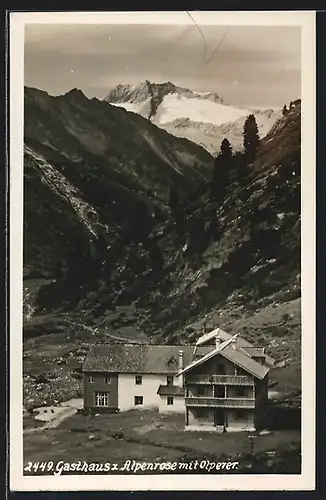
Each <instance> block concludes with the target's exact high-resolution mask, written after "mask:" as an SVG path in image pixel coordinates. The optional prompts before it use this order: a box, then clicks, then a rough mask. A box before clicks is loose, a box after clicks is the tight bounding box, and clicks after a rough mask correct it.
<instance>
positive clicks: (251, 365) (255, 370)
mask: <svg viewBox="0 0 326 500" xmlns="http://www.w3.org/2000/svg"><path fill="white" fill-rule="evenodd" d="M237 335H238V334H236V335H234V336H233V337H231V336H230V338H229V339H228V340H225V341H224V342H222V343H221V344H220V346H219V347H217V348H216V349H214V350H213V351H211V352H209V353H208V354H206V355H204V356H203V357H202V358H200V359H198V360H197V361H193V362H192V363H190V364H189V365H188V366H186V367H185V368H184V369H183V370H181V371H179V372H178V373H177V375H176V376H177V377H178V376H179V375H182V374H183V373H186V372H188V371H190V370H192V369H193V368H195V367H196V366H199V365H201V364H203V363H205V362H206V361H208V360H209V359H211V358H213V357H214V356H216V355H221V356H223V357H224V358H226V359H228V360H229V361H231V362H232V363H234V364H236V365H237V366H239V367H240V368H242V369H243V370H245V371H247V372H249V373H250V374H251V375H253V376H254V377H257V378H259V379H263V378H264V377H265V375H266V374H267V373H268V372H269V368H268V367H267V366H265V365H262V364H261V363H257V361H255V360H254V359H252V358H251V357H250V356H248V354H245V353H244V352H242V351H241V350H238V349H235V348H234V347H232V345H231V343H232V340H233V339H235V338H236V337H237Z"/></svg>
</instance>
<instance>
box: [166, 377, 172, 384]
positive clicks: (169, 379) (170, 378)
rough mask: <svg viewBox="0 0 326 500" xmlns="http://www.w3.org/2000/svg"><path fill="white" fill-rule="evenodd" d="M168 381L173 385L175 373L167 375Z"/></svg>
mask: <svg viewBox="0 0 326 500" xmlns="http://www.w3.org/2000/svg"><path fill="white" fill-rule="evenodd" d="M166 383H167V385H173V375H168V376H167V377H166Z"/></svg>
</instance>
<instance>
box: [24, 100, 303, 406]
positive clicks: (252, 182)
mask: <svg viewBox="0 0 326 500" xmlns="http://www.w3.org/2000/svg"><path fill="white" fill-rule="evenodd" d="M27 93H28V99H26V110H25V126H26V128H25V132H26V133H25V142H26V144H25V152H24V163H25V205H24V212H25V214H24V215H25V228H24V229H25V241H24V268H25V269H24V271H25V272H24V306H25V307H24V312H25V317H24V337H25V346H24V373H25V374H26V380H27V383H26V384H24V391H25V396H24V397H25V401H27V402H30V400H31V399H32V400H33V401H32V402H30V403H28V404H31V405H40V404H43V403H44V401H43V400H44V399H46V400H47V401H48V402H49V401H52V400H53V398H54V399H59V400H60V398H66V399H68V398H69V397H76V395H78V387H80V386H79V385H78V383H77V382H76V379H75V377H74V376H75V375H76V373H75V372H74V370H75V368H76V366H78V365H79V364H80V363H81V362H82V360H83V356H84V355H85V353H86V352H87V349H88V347H89V345H90V344H91V343H92V342H94V340H104V341H124V340H126V339H127V340H128V341H147V342H148V341H151V342H154V343H155V342H161V343H176V342H177V343H183V342H189V341H193V340H195V339H196V338H197V337H198V335H199V334H200V332H201V331H202V328H203V323H204V320H205V316H207V323H208V326H209V327H211V326H212V325H213V318H214V324H215V325H219V326H221V327H222V328H224V329H226V330H227V331H228V332H230V333H233V332H234V333H236V332H241V333H242V335H244V337H246V338H247V339H248V340H249V341H252V342H253V343H257V344H260V343H261V344H262V345H265V346H266V347H267V351H268V352H269V353H271V354H272V355H273V356H274V357H275V358H276V359H277V361H278V363H280V364H279V366H280V367H279V368H276V369H275V370H273V373H272V374H271V380H272V381H273V383H277V386H276V387H277V389H279V390H284V391H287V392H289V391H295V392H296V393H298V392H300V337H301V318H300V307H301V304H300V269H301V263H300V243H301V242H300V167H301V165H300V150H301V125H300V122H301V110H300V103H298V104H296V106H294V107H292V108H291V110H290V112H289V113H288V114H287V115H286V116H282V118H280V119H279V121H278V122H277V123H276V124H275V125H274V127H273V128H272V129H271V131H270V132H269V133H268V134H267V136H266V137H265V138H264V139H263V140H262V141H261V144H260V147H259V150H258V153H257V158H256V160H255V161H254V163H253V164H251V165H249V166H248V169H247V172H246V176H242V177H241V178H238V180H237V178H236V180H234V181H233V182H232V183H230V184H229V186H228V187H227V191H226V192H225V194H224V196H223V197H222V198H220V199H218V200H216V199H215V198H214V196H212V192H211V184H210V182H209V181H208V182H206V183H202V184H200V185H199V186H198V189H197V190H194V189H193V180H192V179H193V178H192V177H190V180H189V178H187V179H185V181H184V182H186V184H184V183H183V182H182V180H183V179H184V178H186V175H178V174H177V172H175V169H173V168H170V167H169V166H168V165H166V163H165V162H163V160H162V159H161V157H160V156H159V155H158V157H157V162H156V163H154V164H153V165H154V167H159V168H163V169H165V170H164V171H165V172H168V173H169V175H170V176H171V177H170V181H171V182H173V186H174V187H175V188H176V186H178V187H177V189H178V190H179V193H181V192H182V194H180V198H179V204H178V205H177V210H176V206H175V205H174V208H173V206H172V205H171V206H170V208H171V210H170V209H169V208H168V207H167V204H166V199H164V196H161V193H160V192H159V193H158V194H157V196H155V195H154V193H153V191H155V190H156V189H157V186H158V185H160V186H161V187H162V189H164V187H165V185H166V179H162V180H161V179H160V178H158V177H155V178H154V177H150V176H148V175H147V170H145V172H143V175H141V172H140V170H138V172H137V174H138V175H137V176H136V175H133V172H132V174H131V175H128V169H127V168H123V166H122V167H121V166H120V164H119V161H118V158H119V157H118V154H119V148H118V147H116V148H114V145H112V149H110V153H112V151H114V152H115V154H116V155H117V156H116V157H115V156H112V157H111V156H107V151H106V153H104V154H103V155H101V154H96V152H95V147H94V141H95V140H97V141H99V140H100V141H101V144H102V145H103V144H106V140H105V137H103V135H104V132H103V127H109V125H108V124H107V123H106V120H108V122H109V124H110V123H111V122H110V120H112V121H114V123H115V124H116V129H115V130H114V131H113V132H112V134H113V135H114V134H115V135H114V138H115V140H119V141H120V142H119V145H120V148H121V149H123V147H124V144H125V143H124V140H125V135H124V131H125V130H126V129H127V130H128V132H129V133H130V134H132V133H133V134H135V137H139V136H138V130H137V132H136V131H133V128H134V126H135V124H137V127H138V128H139V127H144V129H145V130H146V131H147V132H148V133H152V134H153V135H154V136H155V137H154V138H152V140H155V141H157V142H156V148H157V149H158V151H159V152H162V151H165V150H164V147H163V146H162V144H161V142H160V140H161V138H163V141H164V144H165V143H166V142H165V141H171V145H172V146H174V147H175V148H177V147H179V141H178V140H177V139H175V138H172V139H171V138H169V136H167V134H166V132H164V131H160V130H159V129H158V128H157V127H155V126H153V125H152V124H151V123H150V122H149V121H148V120H145V119H143V118H142V117H139V116H137V115H134V114H132V113H127V112H125V111H123V110H119V109H115V108H114V107H112V106H109V105H108V104H107V103H98V102H97V101H95V107H96V112H95V113H94V112H92V110H93V104H94V103H92V101H90V102H88V101H87V100H86V101H85V98H84V96H82V95H81V96H80V95H79V94H76V93H73V95H71V94H69V95H68V96H63V97H61V98H56V99H53V98H50V99H49V97H48V96H46V95H44V93H38V92H35V91H27ZM43 99H44V100H45V102H43V103H42V104H41V105H40V103H39V100H43ZM79 100H82V104H81V103H80V101H79ZM31 101H32V102H31ZM99 109H100V110H103V111H101V112H99V111H98V110H99ZM112 110H114V111H112ZM88 114H89V115H90V116H87V115H88ZM86 118H87V119H86ZM95 118H96V119H95ZM100 118H101V119H102V120H103V121H104V124H103V123H101V121H100ZM144 123H145V124H144ZM90 124H91V125H90ZM87 125H88V126H89V135H87V136H85V135H82V139H83V141H82V142H81V141H79V139H77V137H76V136H77V132H78V136H79V137H81V129H82V130H83V131H84V134H86V132H85V130H86V129H87ZM120 127H122V129H120ZM68 129H72V131H73V132H74V133H73V134H70V133H69V131H68ZM87 130H88V129H87ZM105 130H108V129H105ZM76 131H77V132H76ZM157 131H159V132H157ZM157 133H158V134H159V137H158V136H156V134H157ZM102 134H103V135H102ZM161 134H162V135H161ZM151 137H152V136H151ZM90 138H91V139H92V147H93V151H92V152H90V150H89V149H88V148H87V146H85V143H87V144H88V141H89V140H90ZM86 139H87V140H86ZM109 139H110V137H109ZM109 139H108V140H109ZM130 141H131V142H130ZM126 144H127V145H128V147H129V148H130V149H129V150H127V151H121V155H124V161H126V159H129V161H130V158H131V157H132V156H133V155H134V154H136V153H135V151H134V148H135V147H137V148H139V146H138V142H135V143H133V141H132V138H130V137H128V138H126ZM141 144H142V143H141ZM181 144H182V147H184V150H186V148H187V146H188V145H189V143H188V142H187V141H181ZM180 147H181V146H180ZM191 147H192V148H195V149H191V153H192V152H193V151H197V152H198V154H199V155H202V154H203V150H202V149H201V148H198V147H196V146H191ZM132 148H133V149H132ZM189 154H190V153H189ZM145 156H146V155H145ZM203 157H204V158H205V152H204V156H203ZM111 158H112V159H113V161H112V159H111ZM241 158H242V157H241V155H240V156H235V157H234V162H235V163H234V168H235V169H237V168H238V166H239V165H238V164H237V162H238V161H240V160H241ZM209 159H210V157H209ZM162 162H163V163H162ZM121 163H122V162H121ZM182 167H183V164H182V163H180V164H179V168H180V169H181V168H182ZM137 168H139V167H138V166H137ZM184 168H185V170H184V171H185V172H188V170H187V166H184ZM195 171H196V170H195ZM191 172H192V171H191ZM153 179H154V180H153ZM180 179H181V181H180ZM151 182H154V188H153V189H150V187H151ZM189 182H190V186H189ZM145 187H146V189H145ZM153 215H154V216H153ZM181 215H182V217H181ZM181 222H182V223H181ZM58 365H60V366H58ZM40 374H41V375H40ZM40 376H41V378H42V377H43V378H42V380H43V382H42V383H40V381H39V380H40ZM44 380H46V382H44ZM31 395H32V398H31Z"/></svg>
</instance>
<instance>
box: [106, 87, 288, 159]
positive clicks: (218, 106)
mask: <svg viewBox="0 0 326 500" xmlns="http://www.w3.org/2000/svg"><path fill="white" fill-rule="evenodd" d="M104 100H105V101H107V102H109V103H110V104H112V105H115V106H120V107H123V108H125V109H126V110H127V111H132V112H134V113H137V114H140V115H142V116H144V117H145V118H148V119H149V120H151V121H152V122H153V123H155V124H156V125H157V126H159V127H161V128H164V129H166V130H167V131H168V132H170V133H171V134H174V135H176V136H178V137H185V138H187V139H190V140H192V141H193V142H196V143H198V144H200V145H201V146H203V147H205V148H206V149H207V150H208V151H210V152H211V153H216V152H217V151H218V150H219V148H220V144H221V141H222V140H223V139H224V137H227V138H228V139H229V141H230V143H231V144H232V146H233V147H234V148H235V149H240V148H241V146H242V131H243V124H244V121H245V119H246V118H247V116H248V115H249V114H254V115H255V116H256V120H257V124H258V128H259V131H260V135H261V137H263V136H265V135H266V134H267V133H268V131H269V130H270V128H271V127H272V126H273V124H274V123H275V121H276V120H277V119H278V118H279V117H280V116H281V110H273V109H264V110H259V109H258V110H257V109H255V110H253V109H249V108H241V107H236V106H232V105H230V104H226V103H225V102H224V100H223V99H222V98H221V97H220V96H219V95H218V94H217V93H216V92H196V91H192V90H190V89H187V88H183V87H178V86H176V85H174V84H173V83H172V82H169V81H168V82H163V83H152V82H150V81H149V80H144V81H142V82H140V83H139V84H138V85H129V84H126V85H121V84H120V85H118V86H117V87H115V88H114V89H112V90H111V91H110V92H109V94H108V95H107V96H106V97H105V99H104Z"/></svg>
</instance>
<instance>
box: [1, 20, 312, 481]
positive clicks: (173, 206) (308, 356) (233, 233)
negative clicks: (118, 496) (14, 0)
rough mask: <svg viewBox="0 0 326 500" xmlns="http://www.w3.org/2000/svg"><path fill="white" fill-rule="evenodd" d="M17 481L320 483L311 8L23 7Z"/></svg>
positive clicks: (14, 363)
mask: <svg viewBox="0 0 326 500" xmlns="http://www.w3.org/2000/svg"><path fill="white" fill-rule="evenodd" d="M9 42H10V43H9V45H10V47H9V48H10V60H9V66H10V75H9V76H10V81H9V91H10V96H9V97H10V130H9V143H10V193H9V194H10V471H9V472H10V489H12V490H15V491H23V490H25V491H33V490H34V491H42V490H51V491H73V490H80V491H81V490H92V491H101V490H105V491H109V490H115V491H117V490H126V491H137V490H168V491H171V490H172V491H174V490H175V491H177V490H183V491H184V490H187V491H193V490H200V491H203V490H211V491H219V490H313V489H314V488H315V442H316V435H315V314H316V313H315V297H314V295H315V161H316V158H315V113H316V109H315V108H316V104H315V98H316V94H315V72H316V67H315V64H316V63H315V13H314V12H312V11H311V12H309V11H305V12H299V11H292V12H286V11H282V12H267V11H260V12H249V11H244V12H224V11H223V12H222V11H209V12H208V11H201V12H197V11H183V12H181V11H180V12H79V13H76V12H52V13H50V12H48V13H44V12H42V13H41V12H29V13H28V12H18V11H16V12H11V14H10V40H9Z"/></svg>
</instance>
